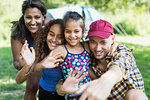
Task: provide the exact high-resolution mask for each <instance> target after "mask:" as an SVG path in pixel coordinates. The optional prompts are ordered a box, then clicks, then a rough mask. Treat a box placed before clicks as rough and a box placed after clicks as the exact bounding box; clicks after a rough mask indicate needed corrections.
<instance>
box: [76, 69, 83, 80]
mask: <svg viewBox="0 0 150 100" xmlns="http://www.w3.org/2000/svg"><path fill="white" fill-rule="evenodd" d="M83 72H84V69H82V70H81V71H80V72H79V73H78V74H77V75H76V76H75V77H76V78H79V77H80V76H81V75H82V73H83Z"/></svg>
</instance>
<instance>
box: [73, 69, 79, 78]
mask: <svg viewBox="0 0 150 100" xmlns="http://www.w3.org/2000/svg"><path fill="white" fill-rule="evenodd" d="M78 71H79V69H76V70H75V71H74V72H73V73H72V77H75V75H76V74H77V73H78Z"/></svg>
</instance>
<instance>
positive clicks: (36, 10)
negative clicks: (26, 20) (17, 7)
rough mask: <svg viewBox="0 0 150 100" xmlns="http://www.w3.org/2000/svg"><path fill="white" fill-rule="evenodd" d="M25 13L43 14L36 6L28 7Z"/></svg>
mask: <svg viewBox="0 0 150 100" xmlns="http://www.w3.org/2000/svg"><path fill="white" fill-rule="evenodd" d="M25 15H42V13H41V11H40V10H39V9H38V8H36V7H34V8H27V9H26V11H25Z"/></svg>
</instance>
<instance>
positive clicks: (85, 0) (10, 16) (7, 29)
mask: <svg viewBox="0 0 150 100" xmlns="http://www.w3.org/2000/svg"><path fill="white" fill-rule="evenodd" d="M43 1H44V2H45V4H46V6H47V8H48V9H50V8H57V7H62V6H65V5H68V4H81V5H91V6H94V7H95V8H96V9H98V10H99V11H100V12H101V13H102V16H104V18H105V19H106V20H108V21H109V22H111V23H112V24H113V26H114V27H115V28H114V30H115V33H119V34H130V35H138V34H140V35H146V34H150V28H149V23H150V20H149V18H150V13H149V7H148V5H149V3H146V2H147V0H144V1H141V2H140V1H138V2H137V0H134V2H133V0H130V2H127V1H128V0H126V1H119V0H115V1H114V0H112V1H110V0H103V1H100V0H99V1H98V0H94V1H93V0H43ZM92 1H93V3H92ZM135 1H136V3H135ZM22 2H23V0H0V23H1V24H0V30H1V31H0V41H3V40H6V41H7V40H10V34H11V26H12V24H11V23H10V22H11V21H14V20H18V19H19V17H20V16H21V5H22ZM97 2H99V3H100V4H101V5H100V4H99V5H98V3H97ZM117 5H118V6H117ZM117 28H118V29H119V30H120V31H121V32H119V31H118V30H117Z"/></svg>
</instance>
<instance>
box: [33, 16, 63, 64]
mask: <svg viewBox="0 0 150 100" xmlns="http://www.w3.org/2000/svg"><path fill="white" fill-rule="evenodd" d="M55 24H59V25H60V26H61V32H62V34H63V31H64V30H63V27H64V25H63V21H62V19H55V20H51V21H50V22H48V23H47V24H46V26H45V27H44V28H41V29H40V30H39V31H38V33H37V36H36V39H35V53H36V62H39V61H41V60H42V59H43V58H44V57H43V56H47V55H48V54H49V53H50V52H51V51H50V50H49V47H48V45H47V35H48V33H49V30H50V28H51V27H52V26H53V25H55Z"/></svg>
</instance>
